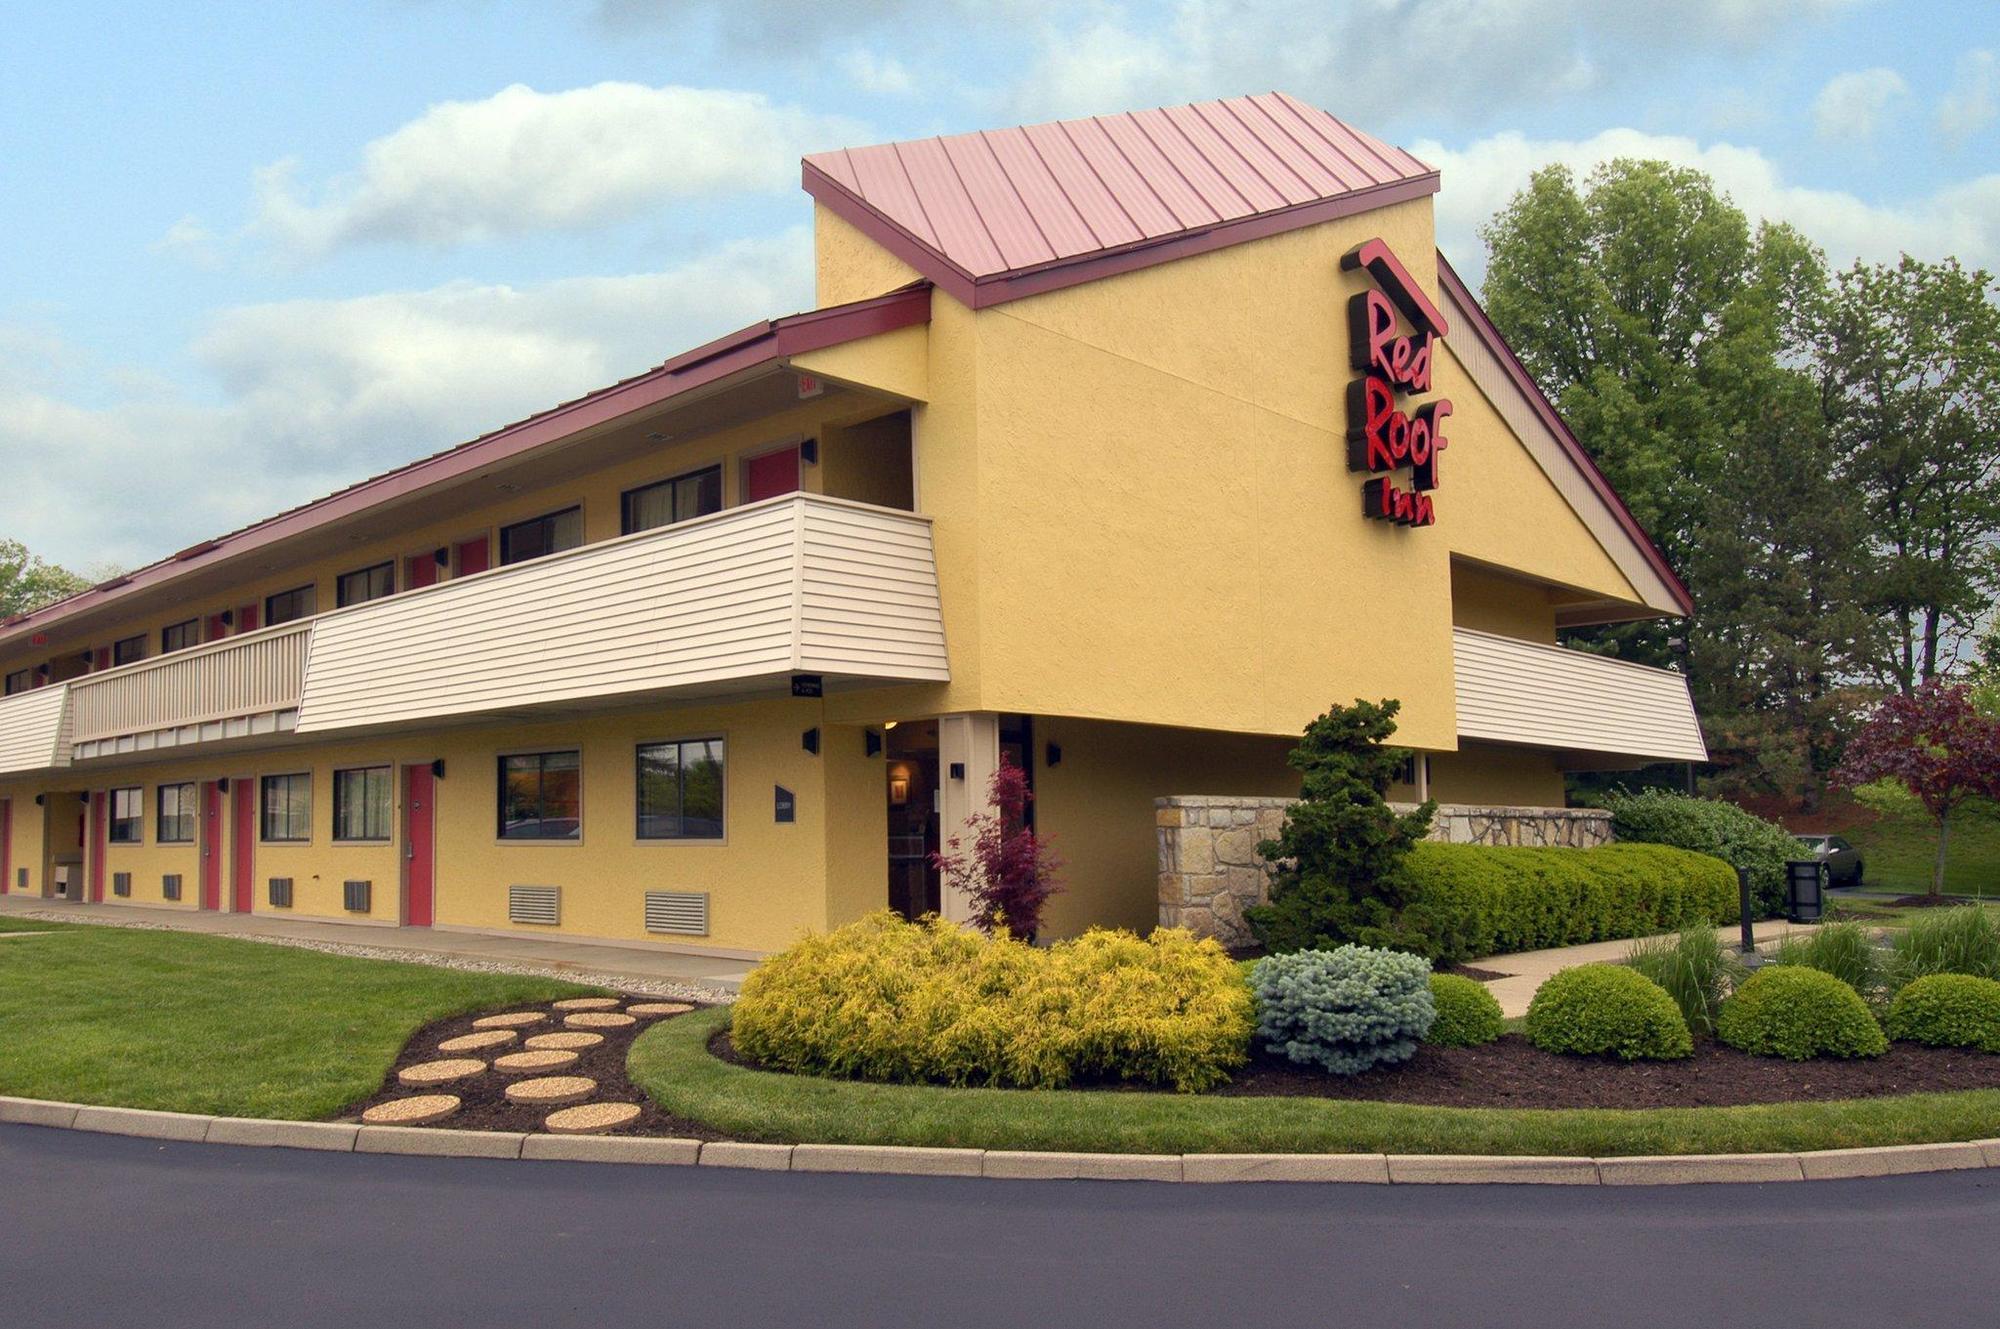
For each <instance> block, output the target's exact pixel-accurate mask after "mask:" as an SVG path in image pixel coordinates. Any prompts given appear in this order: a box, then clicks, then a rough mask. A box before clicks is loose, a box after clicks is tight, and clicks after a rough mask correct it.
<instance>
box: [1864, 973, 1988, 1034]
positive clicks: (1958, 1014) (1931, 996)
mask: <svg viewBox="0 0 2000 1329" xmlns="http://www.w3.org/2000/svg"><path fill="white" fill-rule="evenodd" d="M1889 1037H1891V1038H1898V1039H1906V1040H1908V1041H1909V1042H1912V1043H1926V1044H1929V1045H1930V1046H1931V1047H1936V1048H1978V1049H1979V1050H1980V1051H1981V1052H2000V983H1996V982H1994V981H1993V980H1992V979H1990V978H1975V977H1973V976H1972V975H1971V974H1932V975H1931V976H1930V977H1928V978H1919V979H1916V980H1915V981H1913V982H1912V983H1910V985H1909V986H1907V987H1905V988H1904V989H1903V990H1902V991H1901V992H1898V993H1897V994H1896V999H1895V1000H1894V1001H1892V1002H1890V1003H1889Z"/></svg>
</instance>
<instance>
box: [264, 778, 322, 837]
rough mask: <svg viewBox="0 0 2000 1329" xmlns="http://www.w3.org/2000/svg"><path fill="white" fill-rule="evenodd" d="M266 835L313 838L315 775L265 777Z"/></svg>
mask: <svg viewBox="0 0 2000 1329" xmlns="http://www.w3.org/2000/svg"><path fill="white" fill-rule="evenodd" d="M263 794H264V838H265V839H266V840H310V839H312V776H310V775H306V774H303V773H301V774H299V775H267V776H265V777H264V789H263Z"/></svg>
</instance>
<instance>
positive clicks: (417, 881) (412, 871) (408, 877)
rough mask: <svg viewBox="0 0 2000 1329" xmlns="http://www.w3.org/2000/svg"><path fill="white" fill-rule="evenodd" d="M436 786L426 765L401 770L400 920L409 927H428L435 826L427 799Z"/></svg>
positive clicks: (429, 802) (435, 860)
mask: <svg viewBox="0 0 2000 1329" xmlns="http://www.w3.org/2000/svg"><path fill="white" fill-rule="evenodd" d="M436 783H437V782H436V780H435V779H434V777H433V776H432V775H431V768H430V767H429V766H428V765H425V766H405V767H404V768H403V921H404V923H406V924H407V925H408V926H410V927H413V928H427V927H429V926H430V925H431V913H432V910H431V897H432V888H433V875H434V874H435V872H436V869H437V848H436V838H435V834H434V833H435V830H436V826H437V823H436V816H435V813H434V812H433V811H432V808H431V800H432V796H433V792H434V790H435V788H436Z"/></svg>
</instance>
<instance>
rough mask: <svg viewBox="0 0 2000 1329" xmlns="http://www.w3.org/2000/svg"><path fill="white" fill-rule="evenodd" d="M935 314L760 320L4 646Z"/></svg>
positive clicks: (233, 539)
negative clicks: (795, 359)
mask: <svg viewBox="0 0 2000 1329" xmlns="http://www.w3.org/2000/svg"><path fill="white" fill-rule="evenodd" d="M930 317H931V290H930V286H929V284H928V283H925V282H913V283H911V284H910V285H908V286H905V287H903V288H902V289H900V290H897V291H891V292H890V293H889V294H887V295H881V296H876V297H874V298H873V299H869V300H857V301H854V302H853V303H851V304H844V305H832V306H829V307H828V308H826V309H816V310H813V311H811V312H809V313H804V314H792V315H789V316H787V317H785V318H779V319H766V320H764V321H762V322H760V323H753V324H751V325H750V326H749V327H747V328H743V329H740V330H739V331H736V332H732V333H730V334H729V335H728V336H726V337H718V338H717V339H716V340H714V341H712V342H709V343H707V344H706V345H704V346H697V347H695V348H694V349H693V350H691V351H685V352H683V353H682V354H680V355H677V356H675V357H674V358H673V359H671V360H668V361H667V362H666V363H664V364H662V365H660V366H659V367H657V368H655V369H649V370H647V371H646V372H645V373H643V374H638V375H635V376H634V377H632V378H628V379H623V380H621V381H619V382H617V383H613V384H611V385H610V386H609V387H604V388H599V389H598V390H597V391H595V392H593V393H590V394H589V395H587V396H583V397H578V398H576V399H575V400H574V401H569V402H564V403H562V404H561V405H558V406H553V407H550V408H549V409H548V410H546V411H543V412H541V413H539V414H537V415H531V416H529V417H528V418H527V419H525V420H520V421H517V422H515V423H514V424H511V425H506V426H504V427H502V428H500V429H496V430H494V431H493V432H491V433H488V434H482V435H480V436H479V437H478V438H475V439H472V440H470V441H469V442H465V443H460V444H458V445H457V446H455V447H452V448H448V449H446V450H445V451H443V452H438V453H433V454H432V455H431V456H429V457H424V458H421V459H419V460H417V461H413V462H411V463H409V464H408V465H406V466H401V467H398V468H397V469H396V470H393V471H387V472H385V473H383V474H381V475H378V476H374V477H373V478H371V479H367V480H363V481H361V482H359V483H358V484H354V485H350V486H349V487H348V488H346V489H342V490H338V491H336V492H335V493H332V494H329V495H327V496H326V497H325V498H320V499H315V500H314V501H312V502H310V503H307V504H304V505H303V506H301V507H296V508H291V509H288V510H286V511H284V512H280V513H278V514H277V515H276V516H273V517H267V518H265V519H264V520H263V521H260V522H256V523H254V524H252V525H249V526H246V527H243V528H242V529H241V530H238V531H233V532H231V533H230V534H228V535H223V536H218V537H216V538H215V539H213V540H204V541H201V542H200V543H198V544H193V545H190V546H188V547H187V548H186V549H183V550H181V551H180V552H179V553H176V554H170V555H168V556H167V557H166V558H163V559H160V560H159V561H158V562H155V563H151V564H148V565H147V566H145V567H143V568H139V569H137V570H135V571H133V572H130V573H127V574H124V575H123V576H121V577H117V578H113V579H111V580H110V581H106V582H103V583H101V584H99V585H97V586H93V587H91V588H90V589H89V590H87V591H81V592H79V593H77V594H76V595H72V596H70V597H69V598H67V599H64V600H58V601H57V602H56V603H54V604H52V605H46V606H44V607H43V608H41V609H37V610H35V611H34V612H33V613H30V614H21V615H17V616H15V617H14V618H10V619H7V620H6V621H5V622H0V642H4V641H7V640H10V639H12V638H13V637H15V636H18V635H19V633H17V632H16V631H14V629H16V628H22V629H26V628H33V629H34V630H36V631H40V630H41V629H43V628H45V627H47V626H48V625H49V624H51V623H55V622H57V621H59V620H61V619H64V618H68V617H69V616H71V615H72V614H77V613H81V612H82V611H84V610H86V609H95V608H97V607H99V606H101V605H103V604H105V603H107V602H109V601H112V600H117V599H124V598H126V597H128V596H131V595H134V594H137V593H138V592H140V591H143V590H146V589H148V588H149V587H153V586H158V585H160V584H162V583H163V582H167V581H171V580H174V579H177V578H179V577H181V576H183V575H185V574H186V573H188V572H191V571H193V570H195V569H197V568H202V567H207V566H210V565H212V564H214V563H216V562H218V561H220V560H222V559H224V558H229V557H233V556H235V555H238V554H243V553H248V552H250V551H251V550H255V549H261V548H264V547H266V546H268V545H272V544H276V543H278V542H280V541H283V540H287V539H290V538H292V537H294V536H298V535H303V534H305V533H306V532H308V531H311V530H314V529H316V528H317V527H320V526H324V525H327V524H329V523H331V522H335V521H339V520H341V519H342V518H346V517H352V516H355V515H357V514H359V513H362V512H365V511H367V510H368V509H369V508H372V507H374V506H375V505H377V504H379V503H383V502H386V501H388V500H390V499H394V498H402V497H406V496H408V495H410V494H413V493H418V492H420V491H422V490H424V489H426V488H429V487H430V486H432V485H435V484H440V483H443V482H445V481H447V480H454V479H457V478H459V477H461V476H464V475H467V474H469V473H471V472H473V471H477V470H479V469H480V468H482V467H485V466H491V465H493V464H494V463H495V462H500V461H507V460H510V459H512V458H515V457H518V456H521V455H522V454H524V453H528V452H532V451H534V450H535V449H536V448H539V447H543V446H545V445H547V444H549V443H553V442H556V441H558V440H560V439H563V438H567V437H568V436H570V435H571V434H575V433H578V432H579V431H581V430H585V429H590V428H594V427H595V426H597V425H601V424H605V423H607V422H609V421H612V420H616V419H618V418H619V417H621V416H625V415H629V414H631V413H632V412H634V411H640V410H645V409H647V408H649V407H653V406H658V405H661V404H662V403H665V402H668V401H671V400H672V399H673V398H675V397H677V396H679V395H681V394H682V393H685V392H690V391H693V390H694V389H696V388H700V387H705V386H707V385H709V384H711V383H716V382H719V381H721V380H723V379H726V378H728V377H730V376H731V375H734V374H738V373H741V372H743V371H744V370H748V369H754V368H757V367H758V366H760V365H766V364H770V363H772V362H774V361H779V360H784V359H786V358H788V357H790V356H794V355H803V354H805V353H807V352H810V351H819V350H824V349H826V348H827V347H829V346H838V345H840V344H841V343H843V342H850V341H857V340H859V339H861V338H863V337H872V336H876V335H878V334H880V333H884V332H894V331H896V330H897V329H899V328H908V327H914V326H917V325H918V324H923V323H928V322H930Z"/></svg>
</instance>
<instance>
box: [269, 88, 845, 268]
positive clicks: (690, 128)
mask: <svg viewBox="0 0 2000 1329" xmlns="http://www.w3.org/2000/svg"><path fill="white" fill-rule="evenodd" d="M859 136H862V131H860V129H859V128H858V127H857V126H856V125H855V124H854V123H853V122H852V121H849V120H846V119H844V118H843V117H840V116H833V115H819V114H815V113H812V112H807V111H803V110H800V109H797V108H795V107H787V106H778V105H774V104H773V103H772V102H771V101H770V100H769V99H768V98H766V97H764V96H763V95H762V94H760V93H754V92H738V91H730V90H724V89H711V88H685V87H661V88H654V87H646V86H644V85H642V84H637V83H599V84H596V85H594V86H591V87H587V88H576V89H573V90H571V91H567V92H537V91H536V90H535V89H533V88H530V87H526V86H523V85H521V84H515V85H514V86H512V87H509V88H503V89H502V90H501V91H499V92H497V93H495V94H494V95H493V96H491V97H487V98H485V99H483V100H480V101H469V102H444V103H442V104H440V105H437V106H433V107H431V108H430V109H429V110H427V111H425V112H424V113H423V114H422V115H420V116H418V117H417V118H416V119H414V120H412V121H410V122H409V123H408V124H406V125H403V126H402V127H401V128H399V129H397V130H395V131H394V132H392V133H389V134H387V135H384V136H383V137H381V138H378V139H376V140H374V141H373V142H371V143H369V144H368V145H367V146H366V147H365V148H364V149H363V150H362V159H361V165H360V168H359V169H358V170H357V171H355V172H353V173H352V174H350V175H347V176H344V177H340V178H337V179H333V180H329V181H326V182H323V183H320V184H318V185H316V186H307V185H303V184H301V182H300V174H301V167H300V164H299V163H298V162H297V161H296V160H293V159H287V160H284V161H279V162H275V163H273V164H272V165H270V166H268V167H266V168H264V169H263V170H262V171H260V172H259V173H258V178H257V182H256V185H257V203H258V206H257V218H256V221H255V222H254V223H253V226H252V229H253V231H255V232H257V233H258V234H260V235H262V236H263V237H265V238H266V239H268V240H270V241H272V242H274V243H275V244H277V245H278V246H279V247H280V249H282V250H283V251H285V252H287V253H289V254H291V255H293V256H298V257H311V256H314V255H318V254H323V253H325V252H327V251H329V250H332V249H336V248H339V247H341V246H344V245H351V244H357V243H366V242H371V241H405V242H415V243H418V244H425V245H433V246H440V247H448V246H453V245H461V244H466V243H470V242H474V241H479V240H484V239H488V238H490V237H494V236H502V235H514V234H523V233H527V232H534V231H550V230H561V229H566V228H573V227H582V226H590V225H595V224H598V223H602V222H607V221H615V220H619V219H622V218H626V217H630V216H633V215H635V214H637V213H638V212H640V211H641V210H642V209H644V208H647V207H649V206H654V205H657V204H662V203H667V202H671V201H674V200H681V199H689V198H697V197H708V196H716V195H727V194H740V193H750V192H757V191H773V192H776V191H782V190H785V189H788V188H791V187H792V186H794V185H796V184H797V174H798V159H799V157H800V156H801V155H802V154H804V153H806V152H811V151H815V150H818V149H821V148H825V147H829V146H839V145H840V144H843V143H848V142H853V141H856V139H857V137H859Z"/></svg>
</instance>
